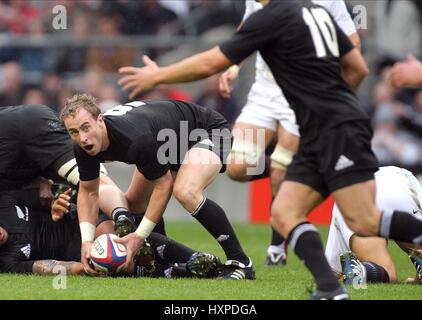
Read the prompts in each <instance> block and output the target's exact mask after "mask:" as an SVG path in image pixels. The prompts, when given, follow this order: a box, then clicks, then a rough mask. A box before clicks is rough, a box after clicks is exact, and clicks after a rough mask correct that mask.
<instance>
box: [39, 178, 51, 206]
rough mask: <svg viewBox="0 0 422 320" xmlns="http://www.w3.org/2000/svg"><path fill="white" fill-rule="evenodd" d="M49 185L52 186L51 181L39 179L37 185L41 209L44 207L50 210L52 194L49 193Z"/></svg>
mask: <svg viewBox="0 0 422 320" xmlns="http://www.w3.org/2000/svg"><path fill="white" fill-rule="evenodd" d="M51 185H52V183H51V181H50V180H47V179H41V180H40V183H39V187H40V191H39V198H40V203H41V205H42V206H43V207H46V208H50V206H51V202H52V201H53V199H54V195H53V192H51Z"/></svg>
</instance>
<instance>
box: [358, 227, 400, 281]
mask: <svg viewBox="0 0 422 320" xmlns="http://www.w3.org/2000/svg"><path fill="white" fill-rule="evenodd" d="M350 247H351V249H352V251H353V252H354V253H355V255H356V257H357V258H358V259H359V260H360V261H370V262H374V263H376V264H378V265H380V266H382V267H383V268H384V269H385V270H387V272H388V274H389V276H390V280H395V279H396V278H397V275H396V267H395V265H394V262H393V260H392V259H391V256H390V253H389V252H388V246H387V240H386V239H384V238H379V237H359V236H357V235H353V236H352V238H351V239H350Z"/></svg>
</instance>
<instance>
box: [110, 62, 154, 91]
mask: <svg viewBox="0 0 422 320" xmlns="http://www.w3.org/2000/svg"><path fill="white" fill-rule="evenodd" d="M142 60H143V61H144V64H145V66H144V67H142V68H135V67H122V68H120V69H119V73H121V74H123V75H124V76H123V77H121V78H120V79H119V81H118V82H117V83H118V84H119V85H120V86H121V87H122V89H123V90H125V91H130V94H129V98H130V99H133V98H135V97H136V96H137V95H138V94H140V93H141V92H145V91H149V90H152V89H154V88H155V87H156V86H157V82H156V81H155V76H156V75H157V73H158V71H159V70H160V67H159V66H158V65H157V63H155V62H154V61H153V60H151V59H150V58H149V57H148V56H146V55H144V56H143V57H142Z"/></svg>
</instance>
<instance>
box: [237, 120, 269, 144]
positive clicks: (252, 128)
mask: <svg viewBox="0 0 422 320" xmlns="http://www.w3.org/2000/svg"><path fill="white" fill-rule="evenodd" d="M232 135H233V140H234V141H247V142H251V143H254V144H259V145H260V146H262V147H263V149H265V148H266V147H268V146H269V144H270V143H271V141H273V140H274V139H275V137H276V132H275V131H273V130H270V129H268V128H265V127H261V126H257V125H254V124H250V123H244V122H236V123H235V125H234V126H233V129H232Z"/></svg>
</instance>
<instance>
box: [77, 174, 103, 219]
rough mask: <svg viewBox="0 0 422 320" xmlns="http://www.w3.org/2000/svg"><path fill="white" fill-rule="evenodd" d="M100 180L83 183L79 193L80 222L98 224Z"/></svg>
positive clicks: (80, 185)
mask: <svg viewBox="0 0 422 320" xmlns="http://www.w3.org/2000/svg"><path fill="white" fill-rule="evenodd" d="M98 190H99V179H95V180H92V181H81V182H80V184H79V193H78V217H79V222H89V223H91V224H93V225H95V224H96V221H97V218H98V210H99V194H98Z"/></svg>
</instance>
